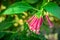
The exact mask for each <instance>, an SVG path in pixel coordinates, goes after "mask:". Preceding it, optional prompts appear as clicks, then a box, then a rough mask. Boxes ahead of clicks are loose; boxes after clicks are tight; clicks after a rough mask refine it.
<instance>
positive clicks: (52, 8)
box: [44, 2, 60, 19]
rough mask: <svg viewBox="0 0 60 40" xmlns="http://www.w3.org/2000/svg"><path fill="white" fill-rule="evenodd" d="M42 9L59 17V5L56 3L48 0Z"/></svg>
mask: <svg viewBox="0 0 60 40" xmlns="http://www.w3.org/2000/svg"><path fill="white" fill-rule="evenodd" d="M44 9H45V10H46V11H48V12H50V13H52V14H53V15H54V16H55V17H57V18H59V19H60V7H59V6H58V5H57V4H55V3H52V2H49V3H48V4H47V5H46V6H45V7H44Z"/></svg>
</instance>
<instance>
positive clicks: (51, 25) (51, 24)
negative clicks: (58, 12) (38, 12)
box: [46, 15, 54, 28]
mask: <svg viewBox="0 0 60 40" xmlns="http://www.w3.org/2000/svg"><path fill="white" fill-rule="evenodd" d="M46 19H47V21H48V24H49V26H50V28H52V27H53V26H54V24H53V23H52V22H51V21H50V19H49V17H48V15H46Z"/></svg>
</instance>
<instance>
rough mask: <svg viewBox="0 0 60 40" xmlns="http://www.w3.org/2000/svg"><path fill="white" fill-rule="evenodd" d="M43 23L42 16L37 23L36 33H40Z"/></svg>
mask: <svg viewBox="0 0 60 40" xmlns="http://www.w3.org/2000/svg"><path fill="white" fill-rule="evenodd" d="M42 23H43V18H42V16H41V17H40V18H39V20H38V23H37V28H36V34H39V33H40V32H39V31H40V27H41V25H42Z"/></svg>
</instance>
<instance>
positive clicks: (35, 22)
mask: <svg viewBox="0 0 60 40" xmlns="http://www.w3.org/2000/svg"><path fill="white" fill-rule="evenodd" d="M45 17H46V19H47V21H48V24H49V26H50V28H51V27H53V23H52V22H51V21H50V19H49V17H48V15H46V16H45ZM27 23H28V26H29V29H30V30H31V31H33V32H35V33H36V34H39V33H40V27H41V25H42V23H43V17H42V16H40V18H38V17H37V16H35V15H34V16H32V17H31V18H30V19H28V20H27Z"/></svg>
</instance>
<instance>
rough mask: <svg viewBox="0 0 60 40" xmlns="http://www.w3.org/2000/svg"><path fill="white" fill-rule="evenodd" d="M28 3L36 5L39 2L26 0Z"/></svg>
mask: <svg viewBox="0 0 60 40" xmlns="http://www.w3.org/2000/svg"><path fill="white" fill-rule="evenodd" d="M26 1H27V2H28V3H31V4H34V3H36V2H38V0H26Z"/></svg>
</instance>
